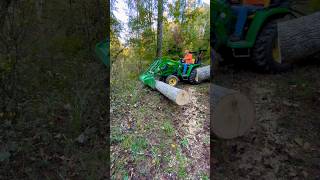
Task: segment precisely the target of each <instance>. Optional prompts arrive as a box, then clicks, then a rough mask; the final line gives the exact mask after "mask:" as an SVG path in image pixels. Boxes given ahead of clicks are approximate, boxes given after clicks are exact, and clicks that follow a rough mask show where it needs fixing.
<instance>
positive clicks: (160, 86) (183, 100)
mask: <svg viewBox="0 0 320 180" xmlns="http://www.w3.org/2000/svg"><path fill="white" fill-rule="evenodd" d="M155 81H156V85H155V88H156V89H157V90H158V91H159V92H161V93H162V94H163V95H164V96H166V97H167V98H168V99H170V100H171V101H173V102H175V103H176V104H178V105H185V104H188V103H189V100H190V97H189V94H188V92H187V91H185V90H182V89H179V88H176V87H173V86H170V85H169V84H166V83H164V82H161V81H158V80H155Z"/></svg>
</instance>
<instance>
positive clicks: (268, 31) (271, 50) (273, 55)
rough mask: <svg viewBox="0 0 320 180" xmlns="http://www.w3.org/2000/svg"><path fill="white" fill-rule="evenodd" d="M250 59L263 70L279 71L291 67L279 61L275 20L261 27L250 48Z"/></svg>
mask: <svg viewBox="0 0 320 180" xmlns="http://www.w3.org/2000/svg"><path fill="white" fill-rule="evenodd" d="M252 60H253V61H254V63H255V65H256V67H257V68H258V70H259V71H263V72H275V73H279V72H284V71H287V70H288V69H290V68H291V65H290V64H287V63H283V62H281V54H280V46H279V44H278V33H277V21H271V22H269V23H268V24H266V25H265V26H264V27H263V29H262V31H261V32H260V34H259V35H258V37H257V39H256V43H255V45H254V47H253V49H252Z"/></svg>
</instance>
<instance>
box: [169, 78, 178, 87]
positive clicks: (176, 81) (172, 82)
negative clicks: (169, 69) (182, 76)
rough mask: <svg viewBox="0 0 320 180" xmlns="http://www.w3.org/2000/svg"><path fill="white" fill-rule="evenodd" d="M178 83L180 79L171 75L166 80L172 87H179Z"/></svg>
mask: <svg viewBox="0 0 320 180" xmlns="http://www.w3.org/2000/svg"><path fill="white" fill-rule="evenodd" d="M178 82H179V79H178V77H177V76H175V75H170V76H168V77H167V78H166V83H167V84H169V85H170V86H173V87H175V86H177V84H178Z"/></svg>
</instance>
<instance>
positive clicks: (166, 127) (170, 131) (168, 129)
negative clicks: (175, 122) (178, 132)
mask: <svg viewBox="0 0 320 180" xmlns="http://www.w3.org/2000/svg"><path fill="white" fill-rule="evenodd" d="M161 128H162V129H163V131H164V133H165V135H166V136H168V137H172V136H173V135H174V132H175V129H174V128H173V126H172V124H171V122H170V121H164V122H163V125H162V127H161Z"/></svg>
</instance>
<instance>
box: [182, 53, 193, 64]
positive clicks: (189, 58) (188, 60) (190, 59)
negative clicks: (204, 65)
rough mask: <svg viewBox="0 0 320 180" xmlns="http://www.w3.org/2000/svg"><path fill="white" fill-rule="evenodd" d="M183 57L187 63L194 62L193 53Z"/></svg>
mask: <svg viewBox="0 0 320 180" xmlns="http://www.w3.org/2000/svg"><path fill="white" fill-rule="evenodd" d="M183 59H184V61H185V63H186V64H192V63H193V61H192V54H191V53H188V54H186V55H185V56H184V58H183Z"/></svg>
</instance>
